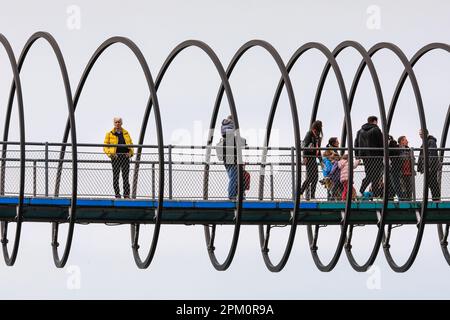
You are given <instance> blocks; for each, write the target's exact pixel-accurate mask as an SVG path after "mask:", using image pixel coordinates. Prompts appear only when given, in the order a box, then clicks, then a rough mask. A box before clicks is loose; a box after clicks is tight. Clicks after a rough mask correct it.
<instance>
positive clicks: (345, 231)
mask: <svg viewBox="0 0 450 320" xmlns="http://www.w3.org/2000/svg"><path fill="white" fill-rule="evenodd" d="M39 39H43V40H45V41H46V42H47V43H48V44H49V45H50V46H51V48H52V50H53V52H54V54H55V56H56V58H57V61H58V64H59V68H60V72H61V75H62V79H63V82H64V88H65V94H66V100H67V106H68V118H67V123H66V127H65V131H64V135H63V143H66V142H67V141H68V137H69V134H70V135H71V136H70V137H71V141H72V144H71V147H72V159H71V161H72V191H71V203H70V208H69V215H68V221H67V222H68V224H69V230H68V234H67V240H66V245H65V248H64V252H63V255H62V257H60V256H59V253H58V233H59V222H53V223H52V248H53V259H54V262H55V265H56V266H57V267H59V268H61V267H63V266H64V265H65V264H66V262H67V260H68V257H69V253H70V249H71V245H72V239H73V234H74V225H75V222H76V221H77V217H76V216H77V215H76V211H77V197H78V193H77V182H78V160H77V147H78V143H77V133H76V124H75V123H76V122H75V110H76V107H77V105H78V102H79V98H80V96H81V93H82V90H83V88H84V85H85V83H86V81H87V78H88V76H89V74H90V71H91V70H92V68H93V66H94V65H95V63H96V62H97V60H98V59H99V58H100V56H101V55H102V54H103V53H104V52H105V50H106V49H107V48H109V47H110V46H111V45H113V44H116V43H119V44H122V45H125V46H126V47H128V48H129V49H130V50H131V51H132V52H133V54H134V55H135V57H136V59H137V60H138V62H139V64H140V66H141V68H142V71H143V73H144V75H145V77H146V81H147V85H148V88H149V93H150V95H149V99H148V102H147V105H146V109H145V113H144V117H143V119H142V124H141V129H140V135H139V145H142V144H143V142H144V139H145V133H146V129H147V126H148V121H149V117H150V114H151V111H152V109H154V115H155V126H156V132H157V141H158V165H159V168H165V163H164V143H163V130H162V121H161V113H160V107H159V104H158V98H157V90H158V88H159V86H160V84H161V82H162V80H163V78H164V75H165V74H166V72H167V70H168V68H169V67H170V65H171V63H172V62H173V60H174V59H175V58H176V57H177V56H178V54H179V53H181V52H182V51H183V50H184V49H186V48H188V47H197V48H199V49H200V50H201V51H202V52H204V53H205V54H206V55H207V56H208V57H209V59H210V60H211V61H212V63H213V64H214V66H215V68H216V70H217V72H218V74H219V76H220V78H221V85H220V88H219V90H218V93H217V97H216V101H215V104H214V108H213V112H212V114H211V120H210V126H209V129H210V130H209V134H208V138H207V143H206V153H205V165H204V171H203V172H204V173H203V178H204V179H203V190H204V196H203V198H204V200H208V184H209V165H208V163H209V160H210V157H211V147H212V143H213V139H214V135H213V133H214V130H215V128H216V123H217V117H218V112H219V109H220V106H221V102H222V98H223V94H224V93H226V95H227V99H228V104H229V108H230V113H231V115H232V117H233V119H234V121H235V125H236V129H237V130H236V131H235V137H236V138H237V139H236V144H235V152H236V154H237V158H238V163H239V164H241V163H242V151H241V148H242V146H241V139H240V126H239V121H238V112H237V108H236V105H235V101H234V98H233V92H232V89H231V86H230V83H229V78H230V76H231V74H232V72H233V70H234V68H235V67H236V65H237V64H238V62H239V61H240V59H241V57H242V56H243V55H244V54H245V53H246V52H247V51H248V50H249V49H251V48H253V47H261V48H263V49H264V50H266V51H267V52H268V53H269V54H270V55H271V57H272V58H273V59H274V61H275V62H276V64H277V66H278V68H279V70H280V73H281V78H280V81H279V83H278V86H277V89H276V92H275V95H274V97H273V100H272V104H271V109H270V111H269V116H268V120H267V125H266V134H265V140H264V146H263V148H262V155H261V156H262V161H261V170H260V176H259V181H260V183H262V186H263V188H264V179H265V167H264V163H265V159H266V157H267V150H268V149H267V147H268V146H269V141H270V135H271V131H272V126H273V121H274V117H275V113H276V111H277V106H278V102H279V99H280V95H281V92H282V90H283V88H284V87H285V86H286V90H287V94H288V98H289V103H290V110H291V117H292V121H293V128H294V142H295V150H296V153H295V161H296V163H295V179H293V200H292V202H293V205H294V207H293V210H292V213H291V219H290V220H289V224H288V225H290V232H289V237H288V240H287V243H286V246H285V249H284V253H283V256H282V258H281V259H280V261H279V262H278V263H276V264H274V263H273V262H272V260H271V258H270V257H269V239H270V229H271V225H267V228H266V230H264V226H263V225H261V224H260V225H259V240H260V246H261V252H262V256H263V260H264V263H265V265H266V267H267V268H268V269H269V270H270V271H272V272H278V271H281V270H282V269H283V268H284V266H285V265H286V263H287V261H288V259H289V256H290V253H291V250H292V247H293V242H294V239H295V235H296V229H297V224H298V216H299V213H301V212H300V184H301V152H300V151H301V147H300V140H301V139H300V127H299V116H298V110H297V105H296V102H295V96H294V91H293V88H292V84H291V80H290V77H289V73H290V71H291V69H292V68H293V66H294V65H295V63H296V62H297V60H299V58H300V57H301V56H302V55H303V53H305V52H307V51H309V50H311V49H315V50H318V51H320V52H321V54H323V55H324V56H325V57H326V59H327V62H326V65H325V66H324V68H323V71H322V74H321V77H320V81H319V84H318V87H317V90H316V94H315V100H314V105H313V110H312V115H311V123H312V122H313V121H314V120H316V118H317V113H318V109H319V104H320V100H321V95H322V92H323V88H324V84H325V82H326V79H327V77H328V74H329V71H330V69H333V71H334V73H335V76H336V78H337V82H338V85H339V90H340V94H341V99H342V104H343V111H344V114H345V120H344V123H343V127H342V142H343V146H344V147H345V144H347V145H348V147H347V149H348V150H347V151H348V154H349V164H350V165H349V179H348V184H349V185H350V186H351V185H352V184H353V171H354V169H353V137H352V120H351V109H352V105H353V101H354V97H355V95H356V91H357V89H358V84H359V81H360V79H361V76H362V73H363V72H364V69H365V67H366V66H367V67H368V69H369V72H370V75H371V78H372V82H373V84H374V87H375V93H376V95H377V102H378V107H379V113H380V115H381V129H382V133H383V136H384V141H383V152H384V156H383V161H384V164H385V165H384V168H383V177H384V188H383V203H382V207H381V211H380V213H379V217H378V223H377V227H378V231H377V235H376V239H375V242H374V245H373V249H372V251H371V253H370V256H369V258H368V259H367V260H366V261H365V263H364V264H361V265H360V264H358V263H357V262H356V260H355V258H354V256H353V253H352V236H353V225H352V224H350V222H349V220H350V217H351V205H352V197H351V193H348V194H347V198H346V201H345V212H343V215H342V221H341V224H340V228H341V233H340V237H339V240H338V243H337V247H336V250H335V252H334V255H333V257H332V259H331V261H330V262H328V263H327V264H324V263H323V262H322V261H321V259H320V258H319V255H318V246H317V241H318V237H319V228H320V226H319V225H316V226H314V227H313V226H311V225H308V226H307V234H308V240H309V244H310V251H311V254H312V256H313V260H314V262H315V264H316V266H317V267H318V269H319V270H321V271H331V270H333V268H334V267H335V266H336V264H337V262H338V260H339V258H340V256H341V253H342V250H343V249H344V248H345V252H346V255H347V258H348V260H349V262H350V264H351V266H352V267H353V269H355V270H356V271H366V270H367V269H368V268H369V267H370V266H371V265H372V264H373V263H374V261H375V259H376V257H377V255H378V252H379V249H380V246H381V244H383V250H384V253H385V256H386V258H387V261H388V264H389V265H390V267H391V268H392V269H393V270H394V271H396V272H405V271H407V270H408V269H409V268H410V267H411V266H412V264H413V263H414V260H415V258H416V256H417V254H418V250H419V248H420V245H421V241H422V237H423V232H424V227H425V224H426V221H427V208H428V182H429V175H430V173H429V170H430V168H429V165H430V164H429V151H428V146H427V143H425V142H426V141H425V139H426V136H427V134H428V131H427V123H426V119H425V110H424V107H423V102H422V97H421V93H420V89H419V84H418V82H417V79H416V77H415V73H414V70H413V67H414V66H415V64H416V63H417V62H418V61H419V60H420V59H421V58H422V57H424V56H425V55H426V54H427V53H429V52H431V51H434V50H437V49H439V50H444V51H446V52H450V46H449V45H447V44H443V43H431V44H429V45H426V46H424V47H423V48H421V49H420V50H419V51H417V53H416V54H415V55H414V56H413V57H412V58H411V60H408V59H407V58H406V55H405V54H404V53H403V52H402V51H401V50H400V49H399V48H398V47H397V46H395V45H393V44H391V43H378V44H376V45H374V46H373V47H372V48H370V49H369V50H368V51H367V50H365V49H364V48H363V47H362V46H361V45H360V44H359V43H357V42H354V41H344V42H342V43H341V44H339V45H338V46H337V47H336V48H335V49H334V50H333V52H330V50H329V49H328V48H326V47H325V46H324V45H322V44H319V43H313V42H312V43H307V44H305V45H303V46H301V47H300V48H299V49H297V51H296V52H295V53H294V54H293V56H292V57H291V59H290V60H289V62H288V63H287V64H286V65H285V64H284V63H283V61H282V59H281V57H280V55H279V53H278V52H277V51H276V49H275V48H273V47H272V46H271V45H270V44H269V43H267V42H265V41H262V40H251V41H249V42H247V43H245V44H244V45H243V46H242V47H240V48H239V49H238V50H237V51H236V53H235V55H234V57H233V58H232V60H231V61H230V64H229V65H228V67H227V69H226V71H225V69H224V67H223V65H222V63H221V62H220V60H219V58H218V57H217V55H216V54H215V52H214V51H213V50H212V49H211V48H210V47H209V46H208V45H206V44H205V43H203V42H201V41H196V40H188V41H184V42H182V43H180V44H179V45H178V46H176V47H175V48H174V49H173V50H172V52H171V53H170V54H169V56H168V57H167V59H166V60H165V62H164V63H163V65H162V67H161V69H160V71H159V73H158V76H157V78H156V81H155V82H153V78H152V74H151V72H150V69H149V67H148V64H147V61H146V59H145V58H144V55H143V54H142V52H141V51H140V49H139V48H138V47H137V45H136V44H135V43H134V42H132V41H131V40H129V39H127V38H123V37H112V38H110V39H108V40H106V41H105V42H103V43H102V44H101V45H100V46H99V47H98V48H97V50H96V51H95V52H94V54H93V55H92V57H91V59H90V60H89V62H88V64H87V65H86V67H85V70H84V72H83V74H82V76H81V78H80V81H79V83H78V87H77V89H76V91H75V94H74V95H73V96H72V91H71V87H70V82H69V76H68V72H67V68H66V65H65V62H64V58H63V55H62V53H61V50H60V48H59V46H58V43H57V41H56V40H55V39H54V38H53V37H52V36H51V35H50V34H49V33H46V32H37V33H35V34H33V35H32V36H31V37H30V38H29V39H28V41H27V43H26V44H25V46H24V48H23V50H22V53H21V55H20V57H19V59H18V61H17V62H16V59H15V57H14V53H13V50H12V48H11V46H10V44H9V42H8V40H7V39H6V38H5V37H4V36H3V35H1V34H0V42H1V43H2V45H3V47H4V49H5V50H6V52H7V55H8V58H9V62H10V65H11V68H12V71H13V78H14V79H13V82H12V85H11V89H10V94H9V100H8V105H7V109H6V120H5V128H4V135H3V136H4V139H3V141H4V142H8V135H9V128H10V121H11V114H12V107H13V101H14V97H15V95H17V100H18V111H19V129H20V182H19V196H18V204H17V208H16V210H17V214H16V217H15V219H14V222H16V225H17V226H16V234H15V241H14V244H13V249H12V252H11V254H10V253H9V251H8V246H7V243H8V238H7V231H8V223H10V222H7V221H2V223H1V242H2V248H3V255H4V259H5V262H6V264H7V265H14V263H15V261H16V258H17V253H18V249H19V243H20V236H21V226H22V222H23V206H24V185H25V143H26V141H25V139H26V137H25V120H24V109H23V108H24V107H23V97H22V88H21V84H20V72H21V69H22V66H23V63H24V61H25V59H26V57H27V55H28V52H29V50H30V49H31V47H32V46H33V45H34V43H35V42H36V41H37V40H39ZM346 48H353V49H355V50H356V51H358V53H359V54H360V55H361V56H362V61H361V63H360V65H359V67H358V69H357V71H356V73H355V76H354V78H353V82H352V86H351V88H350V91H349V92H347V90H346V87H345V84H344V81H343V78H342V74H341V71H340V67H339V65H338V63H337V61H336V58H337V57H338V56H339V54H340V53H341V52H342V51H343V50H344V49H346ZM381 50H389V51H391V52H393V53H394V54H395V55H396V56H397V57H398V59H399V60H400V61H401V63H402V65H403V67H404V72H403V73H402V75H401V77H400V79H399V81H398V84H397V87H396V88H395V92H394V95H393V97H392V100H391V103H390V108H389V111H388V114H387V116H386V111H385V105H384V100H383V94H382V90H381V85H380V81H379V78H378V74H377V71H376V69H375V66H374V64H373V62H372V58H373V56H374V55H375V54H376V53H377V52H379V51H381ZM407 78H409V79H410V82H411V85H412V88H413V92H414V96H415V99H416V104H417V110H418V114H419V120H420V127H421V129H422V130H423V132H425V134H424V138H423V139H422V143H423V146H422V152H423V161H424V168H425V171H424V183H423V191H422V193H423V200H422V203H421V209H420V210H421V211H420V215H419V218H418V221H417V227H418V231H417V235H416V239H415V242H414V247H413V249H412V251H411V253H410V255H409V257H408V259H407V261H406V263H405V264H403V265H398V264H397V263H396V262H395V260H394V258H393V257H392V255H391V252H390V238H391V231H392V225H387V223H386V218H387V216H389V212H388V210H387V205H388V194H389V191H390V190H389V188H390V184H389V176H390V172H389V166H388V165H386V164H388V163H389V161H390V158H389V152H388V144H387V137H388V135H389V132H390V127H391V123H392V119H393V116H394V113H395V108H396V105H397V102H398V98H399V96H400V94H401V92H402V89H403V85H404V83H405V81H406V79H407ZM449 126H450V106H449V111H448V114H447V117H446V120H445V122H444V125H443V130H442V139H441V148H445V146H446V139H447V134H448V130H449ZM6 152H7V145H6V144H3V148H2V156H3V158H5V157H6ZM65 154H66V145H62V146H61V150H60V156H59V158H60V160H61V159H64V157H65ZM141 154H142V147H138V150H137V161H136V162H135V164H134V165H135V168H134V171H133V172H134V175H133V183H132V196H133V197H135V196H136V192H137V185H138V183H137V181H138V178H139V163H140V161H139V160H140V158H141ZM440 157H441V158H443V157H444V150H441V153H440ZM0 169H1V171H0V194H2V195H4V192H5V174H6V166H5V160H2V161H1V167H0ZM62 169H63V162H62V161H60V162H59V163H58V173H57V179H56V183H55V190H54V196H55V197H58V196H59V190H60V187H61V173H62ZM237 172H238V173H237V175H238V179H237V201H236V202H235V211H234V232H233V237H232V240H231V245H230V249H229V251H228V254H227V257H226V258H225V261H224V262H223V263H220V262H219V261H218V259H217V257H216V254H215V246H214V244H215V237H216V228H217V227H216V225H212V229H211V230H210V226H208V225H205V226H204V232H205V241H206V245H207V249H208V254H209V258H210V260H211V262H212V265H213V266H214V268H215V269H217V270H226V269H228V267H229V266H230V265H231V263H232V261H233V258H234V255H235V252H236V248H237V244H238V240H239V234H240V227H241V216H242V210H243V202H244V191H243V183H244V182H243V167H242V166H241V165H238V166H237ZM164 175H165V170H164V169H162V170H161V169H160V170H159V173H158V179H159V184H158V192H157V193H158V196H157V197H158V201H157V207H156V210H155V214H154V225H155V228H154V231H153V237H152V240H151V243H150V249H149V251H148V254H147V256H146V258H145V259H144V260H142V259H141V257H140V254H139V234H140V224H139V223H132V224H131V243H132V250H133V256H134V260H135V262H136V264H137V266H138V267H139V268H147V267H148V266H149V265H150V263H151V261H152V260H153V257H154V254H155V252H156V247H157V243H158V238H159V232H160V226H161V217H162V214H163V201H164ZM262 191H264V190H262ZM261 194H262V193H261V190H260V195H261ZM260 198H261V196H260ZM261 200H262V199H261ZM386 226H387V227H388V229H387V233H386V230H385V229H386ZM437 228H438V230H437V231H438V236H439V241H440V245H441V249H442V252H443V255H444V257H445V259H446V261H447V262H448V263H449V264H450V253H449V250H448V241H447V238H448V233H449V225H448V224H447V225H446V226H445V227H444V228H443V225H442V224H438V225H437Z"/></svg>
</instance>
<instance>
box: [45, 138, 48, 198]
mask: <svg viewBox="0 0 450 320" xmlns="http://www.w3.org/2000/svg"><path fill="white" fill-rule="evenodd" d="M45 196H46V197H48V142H46V143H45Z"/></svg>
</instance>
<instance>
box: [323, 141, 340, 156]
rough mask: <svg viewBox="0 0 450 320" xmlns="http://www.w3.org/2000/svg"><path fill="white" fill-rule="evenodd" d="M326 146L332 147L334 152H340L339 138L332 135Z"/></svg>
mask: <svg viewBox="0 0 450 320" xmlns="http://www.w3.org/2000/svg"><path fill="white" fill-rule="evenodd" d="M325 147H326V148H330V149H331V150H332V151H333V152H334V153H339V152H338V148H339V139H338V138H337V137H331V138H330V139H328V144H327V145H326V146H325Z"/></svg>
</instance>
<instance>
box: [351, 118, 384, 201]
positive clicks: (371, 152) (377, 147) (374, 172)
mask: <svg viewBox="0 0 450 320" xmlns="http://www.w3.org/2000/svg"><path fill="white" fill-rule="evenodd" d="M354 145H355V148H361V149H357V150H355V155H356V158H362V159H363V162H364V172H365V174H366V176H365V177H364V179H363V181H362V183H361V187H360V189H359V192H360V193H361V194H363V193H364V191H365V190H366V189H367V187H368V186H369V185H370V184H371V185H372V192H373V196H374V197H381V196H382V189H383V133H382V132H381V130H380V128H379V127H378V118H377V117H376V116H370V117H369V118H367V123H366V124H364V125H363V126H362V127H361V129H360V130H358V132H357V134H356V139H355V143H354ZM364 148H366V149H364Z"/></svg>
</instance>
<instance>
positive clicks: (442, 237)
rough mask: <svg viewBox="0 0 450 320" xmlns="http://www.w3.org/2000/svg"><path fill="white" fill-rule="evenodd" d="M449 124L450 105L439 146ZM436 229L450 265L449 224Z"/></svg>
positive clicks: (445, 136) (442, 144) (445, 141)
mask: <svg viewBox="0 0 450 320" xmlns="http://www.w3.org/2000/svg"><path fill="white" fill-rule="evenodd" d="M449 126H450V105H449V106H448V109H447V115H446V117H445V121H444V126H443V128H442V135H441V148H445V146H446V144H447V135H448V129H449ZM444 153H445V152H444V150H441V154H440V157H441V159H443V158H444ZM437 231H438V236H439V243H440V245H441V250H442V254H443V255H444V258H445V261H447V263H448V264H449V265H450V252H449V250H448V234H449V224H447V225H446V228H445V232H444V230H443V229H442V225H441V224H438V225H437Z"/></svg>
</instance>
